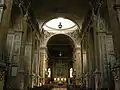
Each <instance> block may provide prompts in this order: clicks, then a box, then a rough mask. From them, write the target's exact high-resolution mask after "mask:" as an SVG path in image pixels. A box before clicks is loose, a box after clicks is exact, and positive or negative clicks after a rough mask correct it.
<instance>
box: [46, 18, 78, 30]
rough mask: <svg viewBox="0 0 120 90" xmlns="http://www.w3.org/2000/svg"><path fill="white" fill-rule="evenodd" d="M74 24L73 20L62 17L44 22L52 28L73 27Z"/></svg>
mask: <svg viewBox="0 0 120 90" xmlns="http://www.w3.org/2000/svg"><path fill="white" fill-rule="evenodd" d="M75 25H76V24H75V23H74V22H73V21H71V20H69V19H65V18H63V17H58V18H55V19H52V20H50V21H48V22H47V23H46V26H47V27H49V28H52V29H68V28H72V27H74V26H75Z"/></svg>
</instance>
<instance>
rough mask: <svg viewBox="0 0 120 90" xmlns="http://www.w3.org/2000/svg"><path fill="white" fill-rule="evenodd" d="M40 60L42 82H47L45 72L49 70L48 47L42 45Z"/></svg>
mask: <svg viewBox="0 0 120 90" xmlns="http://www.w3.org/2000/svg"><path fill="white" fill-rule="evenodd" d="M40 62H41V64H40V65H41V66H40V67H41V77H42V84H43V85H44V84H45V73H46V70H47V48H46V47H40Z"/></svg>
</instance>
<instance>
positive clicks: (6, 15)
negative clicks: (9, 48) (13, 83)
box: [0, 0, 13, 90]
mask: <svg viewBox="0 0 120 90" xmlns="http://www.w3.org/2000/svg"><path fill="white" fill-rule="evenodd" d="M4 1H5V0H4ZM5 5H6V8H5V9H4V10H3V15H2V20H1V23H0V70H1V71H0V74H1V75H2V79H1V80H0V90H3V86H4V87H5V89H6V85H4V79H5V77H4V76H5V73H6V76H7V73H8V72H4V69H5V68H6V66H5V62H7V58H8V57H7V53H6V40H7V33H8V29H9V23H10V18H11V10H12V5H13V0H7V1H6V4H5ZM6 82H7V81H6Z"/></svg>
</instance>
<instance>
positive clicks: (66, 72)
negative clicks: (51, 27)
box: [47, 34, 75, 84]
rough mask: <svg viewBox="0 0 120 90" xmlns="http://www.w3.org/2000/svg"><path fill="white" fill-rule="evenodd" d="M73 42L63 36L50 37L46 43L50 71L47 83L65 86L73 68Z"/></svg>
mask: <svg viewBox="0 0 120 90" xmlns="http://www.w3.org/2000/svg"><path fill="white" fill-rule="evenodd" d="M74 48H75V45H74V42H73V40H72V39H71V38H70V37H69V36H67V35H64V34H57V35H54V36H52V37H51V38H50V39H49V40H48V42H47V55H48V69H49V70H50V69H51V75H49V76H50V77H49V78H50V79H49V82H50V81H51V80H52V82H54V83H55V84H59V83H62V84H67V80H68V78H72V77H70V76H71V75H70V70H71V68H73V52H74Z"/></svg>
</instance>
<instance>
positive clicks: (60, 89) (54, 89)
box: [52, 88, 67, 90]
mask: <svg viewBox="0 0 120 90" xmlns="http://www.w3.org/2000/svg"><path fill="white" fill-rule="evenodd" d="M52 90H67V88H53V89H52Z"/></svg>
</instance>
